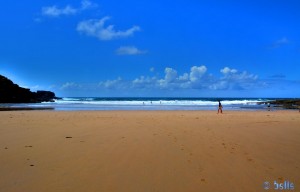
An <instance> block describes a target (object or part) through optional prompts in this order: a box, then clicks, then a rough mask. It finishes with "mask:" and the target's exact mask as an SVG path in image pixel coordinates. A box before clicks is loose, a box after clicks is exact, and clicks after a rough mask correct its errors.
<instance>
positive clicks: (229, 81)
mask: <svg viewBox="0 0 300 192" xmlns="http://www.w3.org/2000/svg"><path fill="white" fill-rule="evenodd" d="M220 72H221V73H222V74H223V75H224V76H223V77H221V78H220V79H218V80H217V81H216V82H215V83H213V84H211V85H209V88H210V89H213V90H219V89H230V90H233V89H235V90H242V89H251V88H253V87H255V86H257V84H256V82H257V79H258V76H257V75H254V74H249V73H248V72H247V71H243V72H239V71H238V70H236V69H230V68H229V67H224V68H223V69H221V70H220Z"/></svg>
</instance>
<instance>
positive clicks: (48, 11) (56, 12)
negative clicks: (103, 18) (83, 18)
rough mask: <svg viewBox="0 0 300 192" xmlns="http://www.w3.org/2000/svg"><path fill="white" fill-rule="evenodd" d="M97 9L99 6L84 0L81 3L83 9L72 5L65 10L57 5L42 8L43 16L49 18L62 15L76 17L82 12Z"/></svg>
mask: <svg viewBox="0 0 300 192" xmlns="http://www.w3.org/2000/svg"><path fill="white" fill-rule="evenodd" d="M94 7H97V4H95V3H93V2H91V1H89V0H83V1H81V7H78V8H74V7H72V6H71V5H67V6H65V7H63V8H59V7H57V6H55V5H53V6H47V7H43V8H42V15H44V16H49V17H59V16H62V15H76V14H78V13H80V12H81V11H84V10H87V9H90V8H94Z"/></svg>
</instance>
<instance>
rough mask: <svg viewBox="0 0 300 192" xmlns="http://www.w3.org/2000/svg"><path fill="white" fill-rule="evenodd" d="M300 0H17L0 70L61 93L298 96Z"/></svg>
mask: <svg viewBox="0 0 300 192" xmlns="http://www.w3.org/2000/svg"><path fill="white" fill-rule="evenodd" d="M299 10H300V1H298V0H245V1H239V0H211V1H207V0H206V1H204V0H203V1H202V0H189V1H183V0H172V1H171V0H164V1H161V0H151V1H149V0H139V1H136V0H127V1H119V0H113V1H112V0H101V1H100V0H43V1H36V0H26V1H22V0H10V1H2V2H1V3H0V25H1V30H0V74H2V75H4V76H6V77H8V78H10V79H11V80H13V81H14V82H15V83H17V84H19V85H20V86H23V87H27V88H30V89H31V90H32V91H36V90H50V91H54V92H55V93H56V95H57V96H59V97H75V96H77V97H89V96H90V97H92V96H93V97H96V96H97V97H255V98H257V97H258V98H265V97H267V98H271V97H277V98H278V97H291V98H296V97H297V98H299V97H300V75H299V72H300V11H299Z"/></svg>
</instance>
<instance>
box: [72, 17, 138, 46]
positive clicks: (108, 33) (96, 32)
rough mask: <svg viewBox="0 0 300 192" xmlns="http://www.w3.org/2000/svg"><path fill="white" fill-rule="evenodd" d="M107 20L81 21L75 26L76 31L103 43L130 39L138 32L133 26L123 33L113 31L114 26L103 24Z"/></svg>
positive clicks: (136, 27) (107, 18) (105, 18)
mask: <svg viewBox="0 0 300 192" xmlns="http://www.w3.org/2000/svg"><path fill="white" fill-rule="evenodd" d="M109 19H110V17H104V18H102V19H100V20H96V19H90V20H85V21H81V22H79V23H78V25H77V31H78V32H80V33H83V34H86V35H88V36H92V37H97V38H98V39H99V40H104V41H105V40H113V39H119V38H126V37H130V36H132V35H133V34H134V33H135V32H137V31H140V27H139V26H133V27H131V28H129V29H127V30H124V31H120V30H115V28H114V25H108V26H107V27H105V26H104V25H105V22H106V21H107V20H109Z"/></svg>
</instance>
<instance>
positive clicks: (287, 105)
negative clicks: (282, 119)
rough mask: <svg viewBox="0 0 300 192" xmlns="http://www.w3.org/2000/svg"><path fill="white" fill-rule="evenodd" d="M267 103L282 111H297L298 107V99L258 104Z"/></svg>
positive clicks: (299, 100) (299, 102)
mask: <svg viewBox="0 0 300 192" xmlns="http://www.w3.org/2000/svg"><path fill="white" fill-rule="evenodd" d="M267 103H270V104H271V105H273V107H281V108H284V109H299V107H300V99H277V100H275V101H270V102H261V103H259V104H267Z"/></svg>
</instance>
